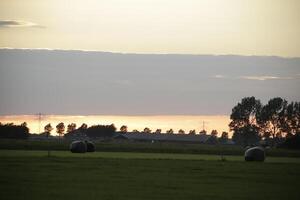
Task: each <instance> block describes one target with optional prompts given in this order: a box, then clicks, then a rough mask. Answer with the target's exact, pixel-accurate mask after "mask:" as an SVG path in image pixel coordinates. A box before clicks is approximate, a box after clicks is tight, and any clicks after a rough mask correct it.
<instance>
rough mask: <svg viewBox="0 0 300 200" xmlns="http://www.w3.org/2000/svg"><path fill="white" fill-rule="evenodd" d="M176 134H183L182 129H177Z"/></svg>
mask: <svg viewBox="0 0 300 200" xmlns="http://www.w3.org/2000/svg"><path fill="white" fill-rule="evenodd" d="M195 132H196V131H195ZM178 134H185V132H184V130H182V129H179V130H178Z"/></svg>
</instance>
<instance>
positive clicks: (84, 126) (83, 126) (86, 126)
mask: <svg viewBox="0 0 300 200" xmlns="http://www.w3.org/2000/svg"><path fill="white" fill-rule="evenodd" d="M87 128H88V125H87V124H86V123H83V124H81V126H80V127H79V128H78V129H79V130H80V131H82V132H85V131H86V130H87Z"/></svg>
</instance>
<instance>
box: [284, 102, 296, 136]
mask: <svg viewBox="0 0 300 200" xmlns="http://www.w3.org/2000/svg"><path fill="white" fill-rule="evenodd" d="M281 120H282V121H281V125H282V130H283V131H284V132H285V133H287V135H288V136H292V135H296V134H300V102H291V103H290V104H288V105H287V107H286V111H285V117H284V118H281Z"/></svg>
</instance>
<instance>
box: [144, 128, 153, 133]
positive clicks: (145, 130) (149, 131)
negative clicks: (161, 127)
mask: <svg viewBox="0 0 300 200" xmlns="http://www.w3.org/2000/svg"><path fill="white" fill-rule="evenodd" d="M151 132H152V131H151V129H150V128H148V127H146V128H144V133H151Z"/></svg>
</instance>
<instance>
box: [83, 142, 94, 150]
mask: <svg viewBox="0 0 300 200" xmlns="http://www.w3.org/2000/svg"><path fill="white" fill-rule="evenodd" d="M85 143H86V151H87V152H95V150H96V147H95V144H94V143H92V142H90V141H85Z"/></svg>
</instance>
